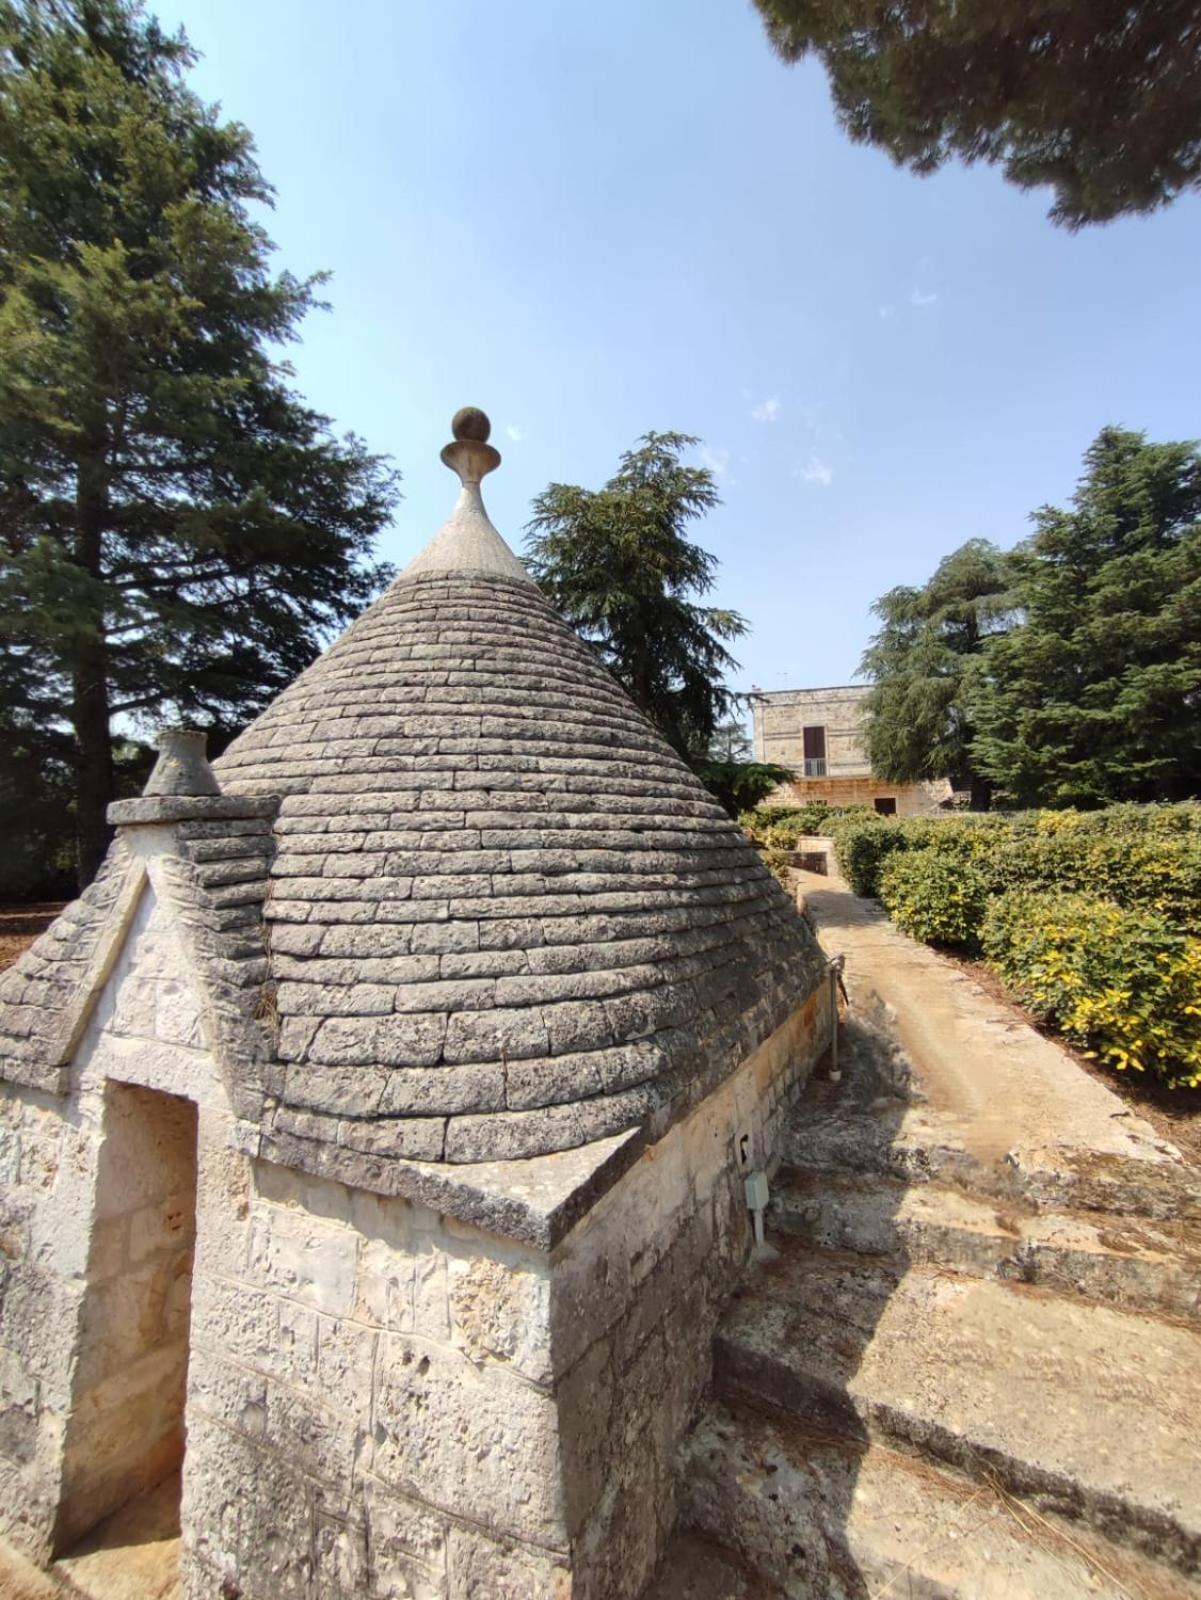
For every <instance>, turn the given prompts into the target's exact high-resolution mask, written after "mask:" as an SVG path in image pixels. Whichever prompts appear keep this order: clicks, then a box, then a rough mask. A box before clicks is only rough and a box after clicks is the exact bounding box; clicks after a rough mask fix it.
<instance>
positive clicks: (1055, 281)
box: [151, 0, 1201, 690]
mask: <svg viewBox="0 0 1201 1600" xmlns="http://www.w3.org/2000/svg"><path fill="white" fill-rule="evenodd" d="M151 9H152V10H154V11H156V12H157V14H158V15H159V17H160V18H161V20H162V21H163V22H164V23H167V24H170V25H172V26H174V25H177V24H180V23H182V24H183V25H184V26H185V27H186V29H187V32H188V35H189V37H190V39H191V41H192V43H193V44H194V45H195V46H196V47H197V48H198V49H199V50H200V51H201V52H202V60H201V62H200V63H199V65H198V67H197V68H196V70H195V72H194V73H193V76H192V82H193V84H194V86H195V88H196V89H197V90H198V92H200V93H201V94H202V95H203V96H204V97H205V98H206V99H208V100H215V101H219V102H220V103H221V105H222V107H223V110H224V112H225V114H226V115H227V116H229V117H231V118H235V119H237V120H239V121H241V122H244V123H245V124H246V125H247V126H248V127H249V128H250V129H251V131H252V132H253V134H254V136H255V139H256V143H257V147H258V155H259V160H260V164H261V166H262V169H263V172H264V174H265V176H266V177H267V179H268V180H269V181H270V182H271V183H272V184H273V185H274V186H275V189H276V191H277V199H276V206H275V210H274V213H273V214H272V215H271V216H270V217H269V219H268V227H269V230H270V232H271V235H272V237H273V239H274V240H275V241H276V243H277V244H278V246H279V253H278V256H277V263H278V265H279V267H280V268H284V267H286V268H287V269H289V270H290V271H292V272H294V273H296V274H298V275H304V274H307V273H310V272H313V271H317V270H328V271H329V272H330V273H331V280H330V283H329V285H328V287H327V289H326V291H325V295H326V298H327V299H328V300H329V301H330V304H331V310H329V311H328V312H324V313H319V314H318V313H315V314H314V315H313V316H312V317H311V318H310V319H309V320H308V321H307V322H306V323H305V324H304V328H303V337H302V342H301V343H300V344H298V345H297V346H295V347H294V348H293V349H292V351H291V359H292V361H293V363H294V365H295V368H296V382H297V386H298V387H299V389H300V390H301V391H302V392H303V393H304V395H305V396H306V398H307V399H308V400H309V401H310V402H311V403H312V404H314V405H316V406H318V407H319V408H320V409H321V410H323V411H325V412H327V413H328V414H329V415H330V416H331V417H332V418H333V420H334V424H335V426H336V428H337V430H338V431H339V432H343V431H347V430H353V431H354V432H355V433H358V434H359V435H361V436H362V437H363V438H364V439H366V441H367V442H368V444H369V445H370V446H371V447H372V448H373V449H374V450H377V451H380V452H382V453H386V454H388V455H390V456H392V457H393V458H394V461H395V464H396V466H397V467H398V468H399V469H400V471H401V473H402V474H403V479H404V483H403V489H404V496H405V498H404V500H403V502H402V503H401V505H400V507H399V509H398V512H397V514H396V517H395V522H394V526H393V527H392V528H391V529H389V530H388V531H387V532H386V533H385V535H384V536H383V539H382V541H381V554H382V555H383V556H385V557H386V558H387V559H390V560H392V561H394V562H396V563H397V564H399V565H403V564H404V563H405V562H406V561H407V560H409V559H410V558H411V557H412V556H413V555H415V554H416V553H417V551H418V550H419V549H420V548H421V547H422V546H423V545H424V544H425V543H426V542H427V541H428V539H429V538H430V537H431V536H432V535H433V534H434V533H435V532H436V530H437V529H438V527H439V526H440V525H441V523H442V522H443V521H444V519H445V517H446V516H447V514H448V513H449V509H450V506H451V504H452V502H453V498H454V490H455V487H456V485H455V484H454V482H453V480H452V479H451V477H450V475H449V474H448V473H447V471H446V469H445V468H444V467H443V466H442V465H441V463H440V462H439V459H438V452H439V450H440V448H441V447H442V445H443V444H444V443H445V442H446V441H447V440H448V439H449V438H450V432H449V419H450V416H451V415H452V413H453V412H454V411H455V410H456V409H457V408H458V407H459V406H461V405H466V404H471V405H478V406H482V407H483V408H484V410H486V411H487V412H488V414H489V415H490V417H491V418H492V422H493V443H494V444H496V445H497V446H498V448H499V449H500V450H501V452H502V454H503V456H504V464H503V466H502V467H501V468H500V470H499V471H498V472H497V473H496V474H495V475H494V476H493V477H491V478H490V479H489V480H488V482H487V484H486V486H485V496H486V499H487V502H488V506H489V510H490V513H491V516H492V520H493V521H494V522H495V523H496V525H497V527H498V528H499V529H500V531H501V532H502V533H503V534H504V535H505V537H506V538H507V539H508V541H509V543H510V544H511V545H512V546H513V547H514V548H515V549H517V550H520V548H521V545H522V541H523V530H524V527H525V524H526V522H527V521H528V519H529V503H530V500H531V499H532V497H533V496H534V495H535V494H537V493H538V492H539V490H541V489H542V488H543V487H545V485H546V484H547V483H548V482H550V481H552V480H553V481H559V482H565V483H578V484H583V485H586V486H588V487H593V488H596V487H600V485H601V484H602V483H603V482H604V481H605V479H606V478H607V477H609V476H610V475H611V474H612V473H613V472H614V471H615V470H616V467H617V464H618V459H619V457H620V455H621V453H622V451H623V450H625V449H627V448H629V447H630V446H631V445H632V444H633V443H634V442H635V441H636V440H637V438H638V436H639V435H640V434H642V433H644V432H645V431H647V430H648V429H657V430H669V429H670V430H677V431H680V432H685V433H692V434H696V435H698V436H699V438H700V439H701V440H702V441H703V444H702V445H701V446H700V447H699V449H698V456H697V459H699V460H701V461H702V462H704V463H705V464H707V465H708V466H709V467H710V468H711V469H712V470H713V472H714V473H715V474H716V477H717V482H718V487H719V490H720V493H721V496H722V500H723V504H722V506H721V507H720V508H719V509H718V510H716V511H715V512H713V513H711V514H710V515H709V516H708V517H707V518H706V519H705V521H704V522H703V523H701V524H699V525H694V529H695V532H694V537H696V538H698V540H699V542H700V543H702V544H703V545H704V546H705V547H706V548H707V549H709V550H711V551H713V552H714V553H715V554H716V555H717V556H718V558H719V560H720V562H721V566H720V569H719V574H718V582H717V586H716V588H715V590H714V591H713V592H712V594H711V596H710V598H711V600H712V602H713V603H715V604H719V605H723V606H732V607H734V608H735V609H737V610H738V611H741V612H742V613H743V614H744V616H745V617H746V619H747V621H748V623H749V625H750V632H749V634H748V636H747V637H746V638H745V639H743V640H741V641H740V642H739V644H738V646H737V647H736V654H737V655H738V657H739V660H740V663H741V666H740V669H739V671H738V672H737V673H736V674H734V675H733V676H732V679H731V684H732V686H733V687H734V688H737V689H739V690H745V689H749V688H750V687H751V686H752V685H755V686H758V687H760V688H765V689H782V688H803V687H809V686H817V685H826V684H836V683H846V682H849V681H851V679H852V677H853V675H854V673H855V672H856V669H857V667H858V664H859V658H860V655H861V653H862V651H863V649H864V646H865V645H866V643H867V641H868V638H869V636H870V634H871V632H872V626H873V623H872V618H871V614H870V610H871V605H872V602H873V601H874V600H875V599H876V598H877V597H878V596H879V595H881V594H883V593H884V592H885V591H886V590H888V589H890V588H892V587H893V586H894V585H896V584H904V583H921V582H923V581H924V580H925V579H926V578H927V577H928V576H929V575H930V574H931V573H932V572H933V570H934V568H935V567H936V566H937V564H938V562H939V561H940V560H941V558H942V557H943V556H945V555H947V554H948V553H949V552H950V551H951V550H953V549H955V548H956V547H957V546H958V545H959V544H961V543H962V542H963V541H964V540H965V539H969V538H974V537H983V538H987V539H992V540H994V541H995V542H996V543H998V544H1000V545H1002V546H1009V545H1012V544H1013V543H1015V542H1016V541H1017V540H1018V539H1020V538H1022V537H1023V536H1024V535H1025V534H1026V533H1027V532H1028V517H1029V514H1030V512H1031V511H1033V510H1034V509H1035V508H1036V507H1037V506H1039V505H1043V504H1046V503H1062V502H1063V501H1064V500H1066V499H1067V498H1068V497H1069V496H1070V495H1071V493H1072V490H1073V487H1074V485H1075V483H1076V481H1077V479H1078V477H1079V475H1080V463H1081V457H1082V455H1083V452H1084V451H1085V449H1086V448H1087V447H1088V445H1089V443H1090V442H1091V440H1092V439H1093V438H1094V437H1095V436H1096V434H1097V432H1098V431H1099V430H1100V429H1101V428H1102V427H1104V426H1105V425H1107V424H1110V423H1115V424H1119V425H1122V426H1126V427H1132V428H1140V429H1144V430H1146V431H1147V432H1148V433H1149V434H1150V435H1151V436H1152V437H1153V438H1158V439H1167V438H1193V437H1196V436H1198V435H1201V416H1199V415H1198V384H1197V373H1198V357H1199V356H1201V338H1199V334H1198V289H1199V287H1201V282H1199V275H1198V264H1199V263H1201V195H1198V196H1192V197H1187V198H1185V199H1184V200H1182V201H1178V202H1177V203H1176V205H1175V206H1174V207H1172V208H1171V209H1169V210H1167V211H1164V212H1161V213H1158V214H1156V215H1154V216H1151V217H1147V218H1132V219H1126V220H1123V221H1120V222H1117V223H1113V224H1110V225H1108V226H1106V227H1102V228H1093V229H1089V230H1084V231H1081V232H1079V233H1075V234H1072V233H1069V232H1066V231H1065V230H1063V229H1060V228H1056V227H1054V226H1052V224H1051V223H1050V222H1048V220H1047V218H1046V211H1047V209H1048V206H1049V203H1050V202H1049V198H1048V196H1047V194H1046V192H1041V193H1040V192H1038V191H1034V192H1026V193H1023V192H1021V191H1019V190H1017V189H1014V188H1012V187H1011V186H1009V185H1007V184H1006V183H1005V182H1004V181H1003V179H1002V178H1001V177H1000V175H999V173H998V172H997V171H996V170H995V169H991V168H985V167H976V168H972V169H965V168H961V167H957V168H953V169H946V170H944V171H943V172H941V173H939V174H937V175H936V176H934V177H932V178H918V177H915V176H913V175H911V174H909V173H906V172H904V171H901V170H900V169H898V168H896V167H894V166H893V164H892V163H891V162H890V160H889V159H888V158H887V157H886V156H885V155H883V154H882V153H880V152H877V151H875V150H872V149H868V148H866V147H863V146H857V145H853V144H852V143H851V142H850V141H849V140H848V139H847V138H846V136H845V135H844V134H843V133H842V132H841V131H840V130H839V128H838V125H837V123H836V121H835V117H834V113H833V110H832V107H831V104H830V98H829V93H828V89H827V86H826V80H825V75H824V72H823V71H822V70H821V68H820V67H819V66H817V65H815V64H813V63H805V64H803V65H802V66H800V67H786V66H785V65H783V64H782V63H781V62H780V61H779V60H778V59H777V58H776V57H774V56H773V55H772V53H771V52H770V50H769V49H768V47H767V44H766V41H765V39H764V36H763V32H762V28H761V25H760V23H759V21H758V18H757V15H756V13H755V12H754V10H753V9H752V7H751V5H750V4H749V3H748V0H653V3H648V0H609V3H607V4H603V5H602V4H595V3H594V4H587V5H582V4H581V5H576V4H570V3H567V0H507V3H505V4H496V3H495V0H341V3H340V4H337V5H335V4H332V3H331V0H172V3H171V4H166V3H163V4H157V5H156V4H154V0H151Z"/></svg>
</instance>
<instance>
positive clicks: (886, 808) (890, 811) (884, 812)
mask: <svg viewBox="0 0 1201 1600" xmlns="http://www.w3.org/2000/svg"><path fill="white" fill-rule="evenodd" d="M872 804H873V805H874V806H875V808H876V810H877V811H878V812H879V813H880V815H881V816H882V817H895V816H896V814H897V803H896V801H895V800H894V799H893V798H892V797H891V796H888V797H886V798H881V799H879V800H873V801H872Z"/></svg>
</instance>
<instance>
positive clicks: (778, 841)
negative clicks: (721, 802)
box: [738, 800, 876, 850]
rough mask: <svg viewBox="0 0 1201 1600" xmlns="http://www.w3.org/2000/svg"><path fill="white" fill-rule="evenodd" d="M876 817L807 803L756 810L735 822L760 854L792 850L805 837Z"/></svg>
mask: <svg viewBox="0 0 1201 1600" xmlns="http://www.w3.org/2000/svg"><path fill="white" fill-rule="evenodd" d="M875 815H876V813H875V812H874V811H872V810H870V809H869V808H868V807H867V806H832V805H828V804H827V803H826V801H824V800H809V801H807V802H806V803H805V804H804V805H799V806H758V807H756V809H755V810H754V811H745V812H743V814H742V815H741V816H740V817H739V819H738V821H739V823H740V824H741V826H742V827H743V829H744V830H745V832H746V833H748V834H749V835H750V837H751V840H752V842H753V843H754V844H755V845H757V846H758V847H759V849H761V850H795V849H796V847H797V842H798V841H799V840H800V839H801V838H802V837H804V836H805V835H806V834H814V833H828V832H829V831H830V829H831V827H832V826H835V825H839V824H841V823H843V822H865V821H867V820H868V819H870V818H872V817H874V816H875Z"/></svg>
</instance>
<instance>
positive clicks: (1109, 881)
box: [832, 802, 1201, 935]
mask: <svg viewBox="0 0 1201 1600" xmlns="http://www.w3.org/2000/svg"><path fill="white" fill-rule="evenodd" d="M832 831H833V833H834V837H835V842H836V847H837V852H838V860H839V864H840V866H841V868H842V871H843V874H844V876H845V877H846V879H847V881H848V882H849V883H850V885H851V887H852V889H854V891H855V893H856V894H864V895H876V894H879V892H880V870H881V868H882V866H883V864H884V861H885V860H886V859H887V858H888V857H890V856H892V855H894V854H897V853H899V852H913V851H934V852H936V853H937V854H938V855H939V856H940V857H941V858H942V859H943V860H946V861H950V862H955V863H958V864H959V865H961V866H964V867H972V868H974V869H975V870H976V871H977V872H979V873H980V875H981V877H982V878H983V879H984V881H985V883H986V885H987V888H988V891H989V893H990V894H994V895H996V894H1004V893H1005V892H1006V891H1007V890H1010V889H1032V890H1037V891H1040V892H1041V891H1045V890H1051V889H1055V890H1059V891H1061V892H1063V893H1082V894H1093V895H1099V896H1101V897H1102V898H1103V899H1106V900H1112V901H1113V902H1114V903H1115V904H1117V905H1121V906H1127V907H1129V908H1130V909H1131V910H1151V911H1155V912H1158V913H1159V914H1160V915H1161V916H1164V917H1166V918H1167V919H1168V921H1170V922H1171V923H1173V924H1174V925H1175V926H1176V927H1178V928H1180V929H1181V930H1182V931H1184V932H1187V933H1194V934H1199V935H1201V806H1198V805H1196V804H1195V803H1192V802H1190V803H1186V804H1182V805H1173V806H1160V805H1150V806H1136V805H1129V806H1114V807H1112V808H1111V810H1109V811H1095V812H1078V811H1029V812H1019V813H1016V814H1014V815H1003V814H1001V815H996V814H993V815H987V816H975V815H958V816H947V817H938V818H927V817H907V818H902V819H900V820H897V821H889V822H885V823H883V824H881V823H880V822H879V821H874V822H873V821H867V820H865V819H863V817H862V816H857V817H847V818H846V819H844V820H841V821H836V822H834V823H833V824H832Z"/></svg>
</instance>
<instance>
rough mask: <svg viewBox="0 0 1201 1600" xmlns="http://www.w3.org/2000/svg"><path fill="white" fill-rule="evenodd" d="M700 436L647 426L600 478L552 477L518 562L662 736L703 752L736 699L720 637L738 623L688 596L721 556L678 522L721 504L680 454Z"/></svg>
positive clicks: (700, 470) (737, 630) (741, 629)
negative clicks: (612, 470)
mask: <svg viewBox="0 0 1201 1600" xmlns="http://www.w3.org/2000/svg"><path fill="white" fill-rule="evenodd" d="M697 442H698V441H697V440H696V439H694V438H692V437H691V436H690V435H688V434H684V433H647V434H644V435H643V437H642V438H641V439H640V440H639V441H638V443H637V445H636V446H635V448H634V449H633V450H628V451H627V452H626V453H625V455H623V456H622V458H621V465H620V466H619V468H618V470H617V472H616V474H615V475H614V476H613V477H612V478H610V479H609V481H608V483H606V484H605V486H604V487H603V488H602V489H598V490H592V489H581V488H577V487H576V486H575V485H573V484H565V483H552V484H551V485H549V487H548V488H546V489H544V490H543V491H542V493H541V494H540V495H539V496H538V497H537V499H536V500H535V501H534V515H533V518H532V519H531V521H530V524H529V526H528V528H527V541H526V549H527V556H526V562H527V565H528V566H529V569H530V571H531V573H532V574H533V576H534V577H535V578H536V579H537V580H538V582H539V583H540V584H541V585H542V588H543V589H544V591H545V592H546V594H547V596H548V597H549V599H550V600H551V602H552V603H553V604H554V605H555V606H556V607H557V609H558V610H559V611H560V612H561V613H562V615H563V616H564V617H566V619H567V620H568V622H570V623H571V625H572V627H574V628H575V630H576V632H577V633H579V635H580V636H581V638H584V639H586V640H588V641H589V643H590V644H592V645H593V646H594V647H595V649H596V650H597V652H598V654H599V655H600V657H601V659H602V660H603V661H604V662H605V664H606V666H608V667H609V669H610V671H611V672H612V673H613V674H614V676H615V677H616V678H617V679H618V680H619V682H621V683H622V684H623V685H624V687H625V688H626V690H627V691H628V692H629V694H630V695H631V696H632V697H633V699H634V701H635V702H636V704H637V705H639V706H641V708H642V710H643V711H645V712H646V714H647V716H648V717H650V719H651V721H652V722H654V723H655V725H656V726H657V727H658V728H659V730H660V732H662V733H663V735H664V737H665V738H667V739H668V740H669V741H670V743H671V744H673V745H674V746H675V748H676V749H677V750H678V751H679V752H680V754H681V755H683V756H684V757H685V758H686V759H697V760H702V759H706V758H707V756H708V754H709V751H710V747H711V744H712V741H713V739H714V736H715V734H716V732H717V729H718V727H719V726H720V725H721V724H722V723H723V721H724V720H725V719H727V718H728V717H729V715H730V711H731V709H732V707H733V704H734V697H733V695H732V694H731V693H730V691H729V690H727V689H726V688H725V687H724V685H723V682H722V678H723V675H724V674H725V673H726V672H727V671H729V670H730V669H731V668H733V667H736V666H737V662H736V661H735V660H734V659H733V657H732V656H731V655H730V653H729V651H728V650H727V649H726V648H725V643H724V641H726V640H730V639H737V638H738V637H740V635H742V634H743V633H745V632H746V623H745V622H744V621H743V619H742V618H741V617H740V616H739V615H738V613H737V612H735V611H724V610H721V609H718V608H715V607H712V606H703V605H698V604H697V603H696V600H695V598H694V597H695V596H701V595H705V594H707V593H708V592H709V590H710V589H712V587H713V583H714V574H715V571H716V568H717V560H716V557H714V556H712V555H710V554H709V552H708V551H706V550H702V549H701V548H700V546H699V545H696V544H693V543H692V542H691V541H690V540H689V539H687V538H686V537H685V529H686V528H687V527H688V525H689V524H690V523H691V522H693V521H694V520H695V519H696V518H698V517H701V516H703V515H704V514H705V512H706V511H710V510H712V508H713V507H714V506H716V505H717V504H718V503H719V498H718V494H717V489H716V487H715V485H714V482H713V475H712V473H710V472H709V471H707V470H706V469H705V468H704V467H694V466H686V465H685V464H684V462H683V461H682V460H681V456H682V455H683V453H684V451H685V450H687V449H688V448H690V447H691V446H692V445H694V444H696V443H697Z"/></svg>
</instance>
